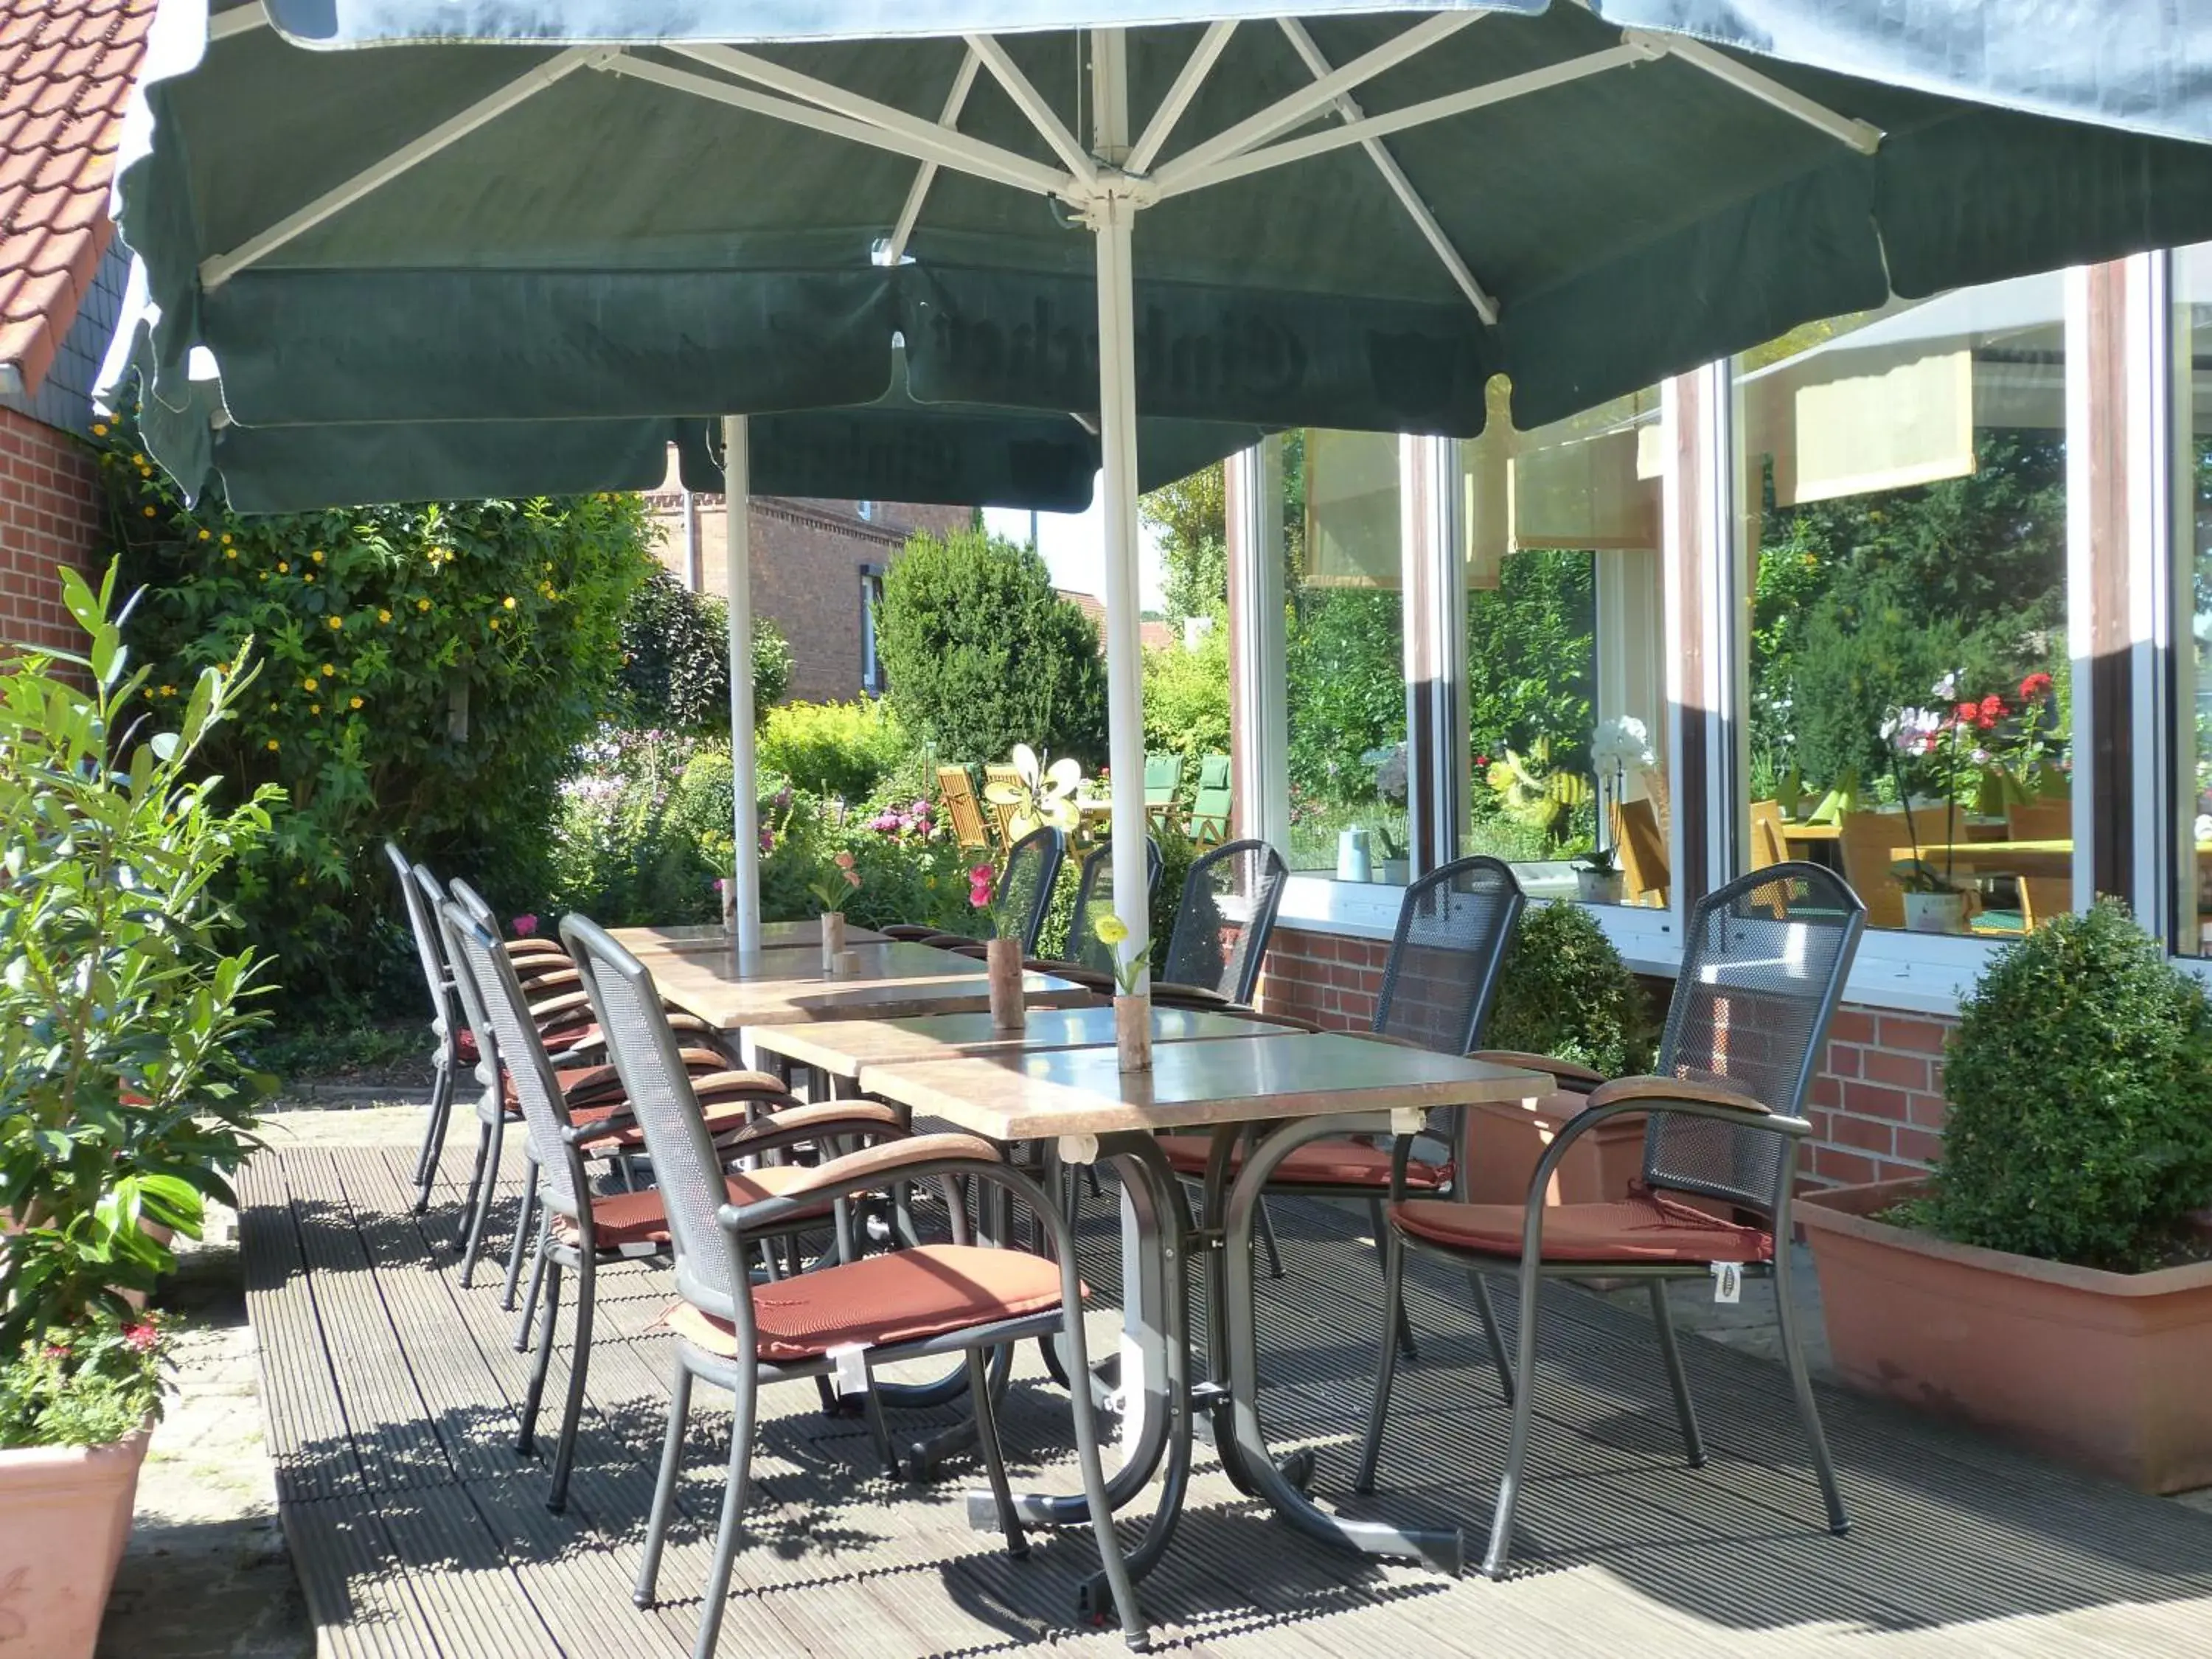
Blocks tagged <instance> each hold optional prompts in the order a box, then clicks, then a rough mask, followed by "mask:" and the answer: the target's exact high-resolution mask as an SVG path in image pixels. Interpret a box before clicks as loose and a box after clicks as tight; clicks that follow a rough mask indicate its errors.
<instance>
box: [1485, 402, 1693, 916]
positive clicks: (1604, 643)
mask: <svg viewBox="0 0 2212 1659" xmlns="http://www.w3.org/2000/svg"><path fill="white" fill-rule="evenodd" d="M1493 392H1494V393H1496V394H1497V395H1495V396H1494V397H1493V398H1492V416H1491V421H1490V423H1489V426H1488V427H1487V428H1486V430H1485V431H1484V433H1483V435H1482V436H1480V438H1476V439H1474V440H1471V441H1468V442H1467V443H1464V444H1462V445H1461V446H1460V465H1461V471H1462V488H1463V491H1464V501H1463V509H1464V510H1463V513H1462V520H1463V522H1464V524H1465V527H1466V537H1467V544H1466V550H1465V556H1466V561H1467V592H1468V603H1467V629H1468V651H1467V708H1468V726H1467V729H1468V780H1467V781H1468V787H1467V790H1466V792H1465V799H1466V802H1467V807H1466V813H1465V823H1464V826H1463V829H1462V835H1461V851H1462V853H1484V854H1490V855H1491V856H1492V857H1496V858H1502V859H1504V860H1507V861H1508V862H1510V863H1512V864H1514V865H1516V866H1518V868H1517V870H1516V873H1517V874H1518V875H1519V877H1520V878H1521V882H1522V886H1523V887H1525V888H1527V889H1528V890H1529V891H1531V892H1533V893H1536V894H1540V895H1548V896H1570V895H1579V896H1582V897H1584V898H1588V899H1590V900H1593V901H1598V902H1616V903H1619V902H1626V903H1631V904H1644V905H1661V906H1663V905H1664V904H1665V903H1666V902H1667V889H1668V872H1667V834H1668V796H1667V787H1666V774H1665V770H1664V764H1663V757H1664V754H1665V749H1666V744H1665V731H1666V725H1665V720H1666V707H1667V703H1666V671H1665V659H1664V656H1663V648H1664V626H1665V614H1666V607H1665V592H1664V582H1663V580H1662V568H1661V564H1660V556H1659V545H1660V534H1659V527H1660V482H1659V481H1660V474H1661V470H1662V465H1663V452H1662V447H1661V445H1660V441H1659V439H1660V430H1661V427H1660V418H1659V395H1658V393H1657V392H1656V390H1654V391H1651V392H1642V393H1638V394H1637V395H1635V396H1633V397H1629V398H1619V399H1616V400H1615V401H1613V402H1612V403H1609V404H1604V405H1602V406H1601V407H1600V408H1597V409H1594V410H1589V411H1587V412H1586V413H1584V414H1582V415H1579V416H1574V417H1572V418H1571V419H1569V420H1565V421H1561V422H1557V423H1555V424H1553V425H1552V426H1548V427H1544V428H1540V429H1538V430H1536V431H1534V432H1516V431H1514V430H1513V429H1512V428H1511V426H1510V423H1509V422H1508V420H1507V418H1506V410H1505V402H1504V382H1502V381H1500V382H1498V383H1496V384H1495V385H1494V386H1493Z"/></svg>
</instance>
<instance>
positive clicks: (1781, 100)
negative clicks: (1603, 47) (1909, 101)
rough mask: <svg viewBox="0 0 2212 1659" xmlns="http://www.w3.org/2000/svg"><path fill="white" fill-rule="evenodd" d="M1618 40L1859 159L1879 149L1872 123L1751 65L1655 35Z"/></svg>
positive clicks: (1698, 44)
mask: <svg viewBox="0 0 2212 1659" xmlns="http://www.w3.org/2000/svg"><path fill="white" fill-rule="evenodd" d="M1620 38H1621V39H1622V40H1626V41H1628V42H1630V43H1631V44H1632V45H1638V46H1652V47H1655V48H1656V49H1657V50H1658V51H1660V52H1664V53H1665V54H1666V55H1667V56H1668V57H1669V58H1680V59H1681V60H1682V61H1683V62H1684V63H1686V64H1690V65H1692V67H1693V68H1696V69H1701V70H1704V71H1705V73H1706V74H1708V75H1710V76H1712V77H1713V78H1714V79H1715V80H1717V81H1721V82H1725V83H1727V84H1728V85H1729V86H1731V87H1734V88H1735V89H1736V90H1737V91H1738V92H1742V93H1748V94H1750V95H1751V96H1752V97H1753V98H1756V99H1758V100H1759V102H1761V103H1763V104H1767V105H1770V106H1772V107H1774V108H1776V109H1778V110H1780V111H1781V112H1783V113H1784V115H1789V116H1794V117H1795V118H1796V119H1798V120H1800V121H1802V122H1803V123H1804V124H1805V125H1807V126H1808V127H1813V128H1816V129H1817V130H1819V131H1821V132H1825V133H1826V134H1827V135H1828V137H1831V138H1833V139H1834V140H1836V141H1837V142H1838V143H1843V144H1848V145H1850V147H1851V148H1852V149H1855V150H1857V151H1858V152H1859V154H1860V155H1873V154H1874V153H1875V150H1876V149H1880V148H1881V138H1882V133H1881V128H1880V127H1878V126H1875V125H1874V124H1873V123H1872V122H1869V121H1862V120H1859V119H1858V118H1856V117H1854V116H1850V115H1844V114H1841V113H1839V112H1837V111H1835V110H1832V109H1830V108H1829V107H1828V106H1826V104H1823V103H1821V102H1820V101H1819V100H1817V99H1812V98H1808V97H1807V96H1806V95H1805V94H1803V93H1802V92H1797V91H1795V90H1793V89H1792V88H1789V87H1785V86H1784V85H1783V84H1782V82H1779V81H1777V80H1775V79H1774V78H1773V77H1772V76H1767V75H1762V74H1760V73H1759V71H1758V70H1755V69H1753V68H1752V66H1751V65H1750V64H1745V63H1740V62H1738V61H1737V60H1736V59H1735V58H1731V57H1729V55H1728V53H1726V52H1717V51H1715V50H1714V49H1713V48H1712V47H1711V46H1707V45H1705V42H1704V41H1702V40H1682V39H1678V38H1676V37H1675V36H1673V35H1667V34H1654V33H1650V31H1648V30H1645V29H1624V30H1622V31H1621V36H1620Z"/></svg>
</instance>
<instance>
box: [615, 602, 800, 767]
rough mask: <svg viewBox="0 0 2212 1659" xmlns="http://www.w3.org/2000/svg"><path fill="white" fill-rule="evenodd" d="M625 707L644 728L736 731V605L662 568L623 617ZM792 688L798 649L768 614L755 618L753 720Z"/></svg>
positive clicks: (619, 682) (627, 717) (760, 719)
mask: <svg viewBox="0 0 2212 1659" xmlns="http://www.w3.org/2000/svg"><path fill="white" fill-rule="evenodd" d="M616 689H617V693H618V696H619V712H620V714H621V715H622V718H623V721H624V723H625V724H627V725H629V726H635V727H637V728H639V729H640V730H641V731H653V730H659V731H671V732H685V733H687V734H689V735H690V736H693V737H704V736H707V735H708V734H711V733H714V732H722V733H726V732H728V731H729V729H730V609H729V606H728V605H726V604H725V603H724V602H723V601H722V600H721V599H720V598H719V597H718V596H716V595H714V594H713V593H701V592H694V591H692V590H690V589H689V588H687V587H685V586H684V585H683V584H682V583H681V582H679V581H678V580H676V578H675V577H674V576H673V575H671V574H670V573H669V572H668V571H667V570H666V569H665V568H660V567H657V566H656V567H655V568H653V571H652V572H651V573H650V574H647V577H646V579H645V580H643V581H642V582H641V583H640V584H639V585H638V588H637V591H636V592H635V593H633V594H632V595H631V596H630V599H629V605H627V606H626V607H625V608H624V610H623V614H622V667H621V670H620V671H619V672H618V673H617V676H616ZM788 690H791V646H790V644H789V643H788V642H787V641H786V640H785V639H784V637H783V634H782V632H781V629H778V628H777V627H776V625H775V623H772V622H770V621H769V619H768V618H767V617H754V618H753V724H754V725H755V726H760V725H763V723H765V722H766V720H768V718H769V710H770V709H772V708H775V705H776V704H778V703H780V702H782V701H783V697H784V694H785V693H786V692H787V691H788Z"/></svg>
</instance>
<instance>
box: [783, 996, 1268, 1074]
mask: <svg viewBox="0 0 2212 1659" xmlns="http://www.w3.org/2000/svg"><path fill="white" fill-rule="evenodd" d="M1295 1034H1296V1028H1295V1027H1292V1026H1288V1025H1269V1024H1263V1023H1262V1022H1261V1021H1259V1020H1256V1019H1249V1018H1238V1017H1237V1016H1236V1015H1234V1014H1220V1013H1214V1012H1208V1011H1201V1010H1199V1009H1194V1008H1158V1007H1156V1008H1154V1009H1153V1010H1152V1041H1153V1042H1192V1041H1194V1040H1196V1039H1200V1038H1207V1037H1213V1038H1223V1039H1229V1038H1237V1037H1247V1038H1249V1037H1260V1036H1285V1035H1295ZM754 1042H756V1044H757V1046H758V1047H760V1048H764V1049H767V1050H768V1051H769V1053H771V1054H781V1055H782V1056H783V1057H784V1058H785V1059H786V1060H791V1061H793V1062H794V1063H795V1064H798V1065H800V1066H813V1067H814V1068H815V1069H816V1070H817V1071H819V1072H822V1073H826V1074H827V1075H829V1076H830V1077H832V1078H838V1079H858V1078H859V1077H860V1071H861V1068H862V1067H863V1066H875V1065H883V1064H889V1063H896V1062H899V1061H907V1060H949V1059H957V1058H958V1057H959V1056H961V1055H963V1054H991V1053H994V1052H1009V1051H1012V1050H1015V1049H1021V1050H1024V1051H1025V1052H1034V1051H1037V1050H1042V1049H1048V1048H1102V1047H1103V1048H1112V1047H1113V1046H1114V1010H1113V1009H1112V1008H1111V1007H1110V1006H1108V1005H1106V1004H1104V1003H1097V1004H1094V1005H1092V1006H1090V1007H1087V1008H1046V1007H1032V1008H1030V1009H1029V1010H1028V1011H1027V1018H1026V1019H1025V1021H1024V1024H1023V1026H1022V1029H1021V1030H1018V1031H1002V1030H1000V1029H999V1028H998V1027H997V1026H996V1025H994V1024H992V1023H991V1016H990V1014H989V1013H988V1012H981V1013H973V1014H926V1015H923V1016H921V1017H920V1018H915V1019H840V1020H832V1021H823V1022H820V1023H817V1024H811V1025H779V1026H771V1027H769V1028H767V1029H765V1030H762V1031H761V1032H760V1033H759V1035H758V1036H756V1037H755V1039H754Z"/></svg>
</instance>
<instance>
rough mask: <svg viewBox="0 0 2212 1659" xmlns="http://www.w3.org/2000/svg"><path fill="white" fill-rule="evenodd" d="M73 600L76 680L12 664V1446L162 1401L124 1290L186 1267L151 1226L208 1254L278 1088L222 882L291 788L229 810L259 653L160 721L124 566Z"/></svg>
mask: <svg viewBox="0 0 2212 1659" xmlns="http://www.w3.org/2000/svg"><path fill="white" fill-rule="evenodd" d="M61 583H62V592H63V596H64V600H65V602H66V603H67V605H68V606H69V609H70V612H71V614H72V615H74V616H75V617H76V619H77V620H78V622H79V623H81V624H82V626H83V627H84V629H85V631H86V633H87V634H88V635H90V639H91V643H90V646H89V648H88V651H87V652H86V653H85V655H84V656H83V657H82V658H78V659H66V660H68V661H70V663H72V664H73V665H74V671H70V669H67V668H64V667H63V666H61V665H59V662H58V659H57V658H56V657H55V656H54V655H52V654H26V655H18V656H15V657H13V658H11V659H9V660H8V661H7V662H6V663H5V664H4V665H0V825H4V826H5V835H6V841H5V844H4V847H0V870H4V872H5V876H4V878H0V942H4V947H5V949H4V954H5V957H6V960H7V970H6V972H5V973H4V974H0V1214H5V1215H7V1216H9V1218H11V1223H12V1225H11V1228H10V1231H9V1234H8V1236H7V1237H6V1240H5V1247H4V1249H0V1445H8V1444H19V1443H49V1444H51V1443H57V1442H66V1441H71V1440H75V1439H77V1438H79V1437H82V1436H85V1435H97V1436H99V1437H109V1438H112V1434H110V1433H108V1432H107V1431H108V1430H110V1429H112V1427H113V1426H114V1419H115V1414H116V1413H118V1412H119V1413H121V1415H122V1416H123V1418H125V1419H127V1421H126V1424H125V1426H128V1425H129V1424H132V1423H135V1422H136V1420H137V1417H138V1416H140V1415H143V1413H145V1412H146V1411H148V1410H150V1409H152V1408H153V1407H154V1406H155V1404H156V1403H157V1401H156V1400H155V1397H154V1392H153V1390H152V1389H150V1388H149V1386H148V1385H149V1382H150V1376H149V1370H150V1364H151V1361H150V1359H147V1360H146V1363H145V1364H140V1363H139V1361H140V1359H141V1358H145V1357H146V1356H148V1355H149V1354H150V1353H151V1352H152V1350H153V1347H154V1346H155V1339H154V1336H153V1334H152V1333H151V1331H150V1330H149V1329H148V1328H145V1327H144V1326H143V1323H137V1322H134V1316H132V1315H131V1311H130V1310H129V1309H128V1307H127V1306H126V1304H125V1302H124V1299H123V1296H122V1292H123V1291H127V1290H129V1291H148V1290H150V1289H152V1288H153V1286H154V1285H155V1281H156V1279H157V1278H158V1277H159V1275H160V1274H161V1273H164V1272H166V1271H167V1270H168V1269H169V1268H170V1267H173V1265H174V1263H173V1259H172V1257H171V1256H170V1254H169V1252H168V1249H167V1247H166V1246H165V1245H163V1244H161V1243H157V1242H156V1241H155V1239H154V1238H153V1237H151V1236H150V1235H149V1233H148V1232H147V1231H145V1230H144V1227H143V1225H142V1223H160V1224H161V1225H166V1226H167V1227H169V1228H171V1229H173V1231H175V1232H176V1233H178V1234H180V1235H182V1236H183V1237H198V1236H199V1229H200V1222H201V1215H202V1201H203V1200H204V1199H205V1198H214V1199H218V1200H222V1201H225V1202H229V1203H235V1202H236V1200H235V1198H234V1196H233V1194H232V1193H231V1190H230V1188H229V1186H228V1184H227V1181H226V1177H227V1176H228V1175H229V1174H230V1173H231V1172H232V1171H234V1170H236V1169H237V1168H238V1166H239V1164H240V1163H241V1162H243V1161H244V1159H245V1157H246V1151H247V1149H248V1147H249V1146H251V1145H252V1142H251V1139H250V1138H249V1132H250V1131H251V1130H252V1127H253V1123H254V1119H255V1115H256V1113H257V1112H258V1109H259V1107H260V1105H261V1104H262V1103H263V1102H264V1101H265V1100H266V1099H267V1098H268V1097H269V1094H270V1091H271V1090H272V1089H273V1087H274V1080H273V1079H270V1078H267V1077H264V1076H261V1075H259V1074H258V1073H254V1072H252V1071H251V1070H250V1069H249V1068H248V1066H247V1065H246V1062H245V1060H243V1059H242V1058H241V1056H240V1040H241V1039H242V1038H244V1037H245V1036H247V1035H249V1034H250V1033H251V1032H252V1031H253V1030H255V1029H256V1028H257V1027H258V1026H259V1025H260V1024H261V1021H260V1019H259V1018H258V1016H257V1015H256V1014H254V1013H253V1012H251V1008H250V1000H251V999H252V997H253V996H254V995H255V994H256V990H257V985H256V981H257V980H258V977H259V973H260V969H261V968H262V965H263V964H262V963H261V961H260V959H259V958H258V957H256V955H255V953H254V952H253V951H252V950H251V949H250V948H247V949H239V950H234V949H232V948H231V945H232V943H233V939H234V934H235V932H236V927H235V923H234V918H233V917H232V916H231V915H230V913H229V911H228V909H227V908H225V906H224V905H223V904H222V902H221V901H220V900H219V899H218V898H217V897H216V891H215V884H216V879H217V878H218V877H219V876H220V875H221V874H222V872H223V871H224V869H225V867H226V866H228V865H229V864H230V863H231V861H232V860H234V859H236V858H237V857H239V856H240V854H244V853H246V852H247V851H249V850H250V849H251V848H253V847H254V846H255V845H256V844H257V843H258V842H259V841H260V840H261V838H262V837H263V836H266V835H267V834H268V832H269V825H270V812H269V809H270V806H271V805H273V804H274V800H275V793H274V791H273V790H271V789H270V788H269V787H266V786H264V787H259V788H257V789H254V790H253V791H252V792H251V793H248V794H247V795H246V798H245V799H243V800H242V801H237V802H233V803H230V804H224V803H223V801H222V796H223V795H224V794H225V793H227V791H226V789H225V786H224V781H223V780H222V778H220V777H219V776H216V775H211V774H210V771H209V759H208V757H209V752H210V750H212V748H213V747H214V745H213V744H211V743H210V741H209V740H210V738H211V737H212V736H213V734H214V733H216V732H217V731H218V730H219V729H220V728H221V726H222V724H223V723H224V722H225V721H226V720H229V719H230V718H231V717H232V714H233V711H234V709H236V708H238V707H240V702H241V700H245V699H250V698H252V697H255V696H258V687H253V686H252V684H251V682H252V675H251V674H250V673H248V672H246V666H245V663H246V659H245V656H244V653H242V652H241V653H240V654H239V655H237V656H236V657H234V658H233V659H229V660H228V661H226V662H224V663H222V664H220V665H210V666H208V667H206V668H204V669H203V670H202V671H200V672H199V673H197V674H196V675H194V676H193V677H192V678H191V682H190V683H189V684H188V685H187V686H186V688H185V690H184V691H183V693H182V694H181V695H180V696H178V697H176V698H175V699H173V700H165V701H163V702H161V704H160V706H159V707H158V708H156V709H155V710H154V711H153V712H152V713H151V714H146V715H143V716H142V714H141V713H140V711H141V710H142V709H143V706H144V700H143V697H142V696H141V693H142V692H143V691H145V690H149V689H155V686H156V684H157V683H156V682H155V681H154V680H153V679H152V678H151V676H150V675H149V671H147V670H144V669H140V670H138V671H136V672H135V673H134V672H131V671H128V670H127V668H126V666H125V659H126V655H127V653H126V652H125V649H124V647H123V645H122V640H121V629H120V628H119V627H118V623H117V622H116V621H115V619H114V617H113V611H112V600H113V598H114V592H115V586H116V573H115V570H114V568H113V567H112V566H111V567H110V568H109V570H108V573H107V576H106V581H105V582H104V583H103V584H102V586H101V587H100V592H98V593H97V594H96V595H95V594H94V592H92V591H91V590H90V589H89V588H88V586H87V585H86V583H85V581H84V580H83V578H82V577H81V576H79V575H78V574H76V572H75V571H72V570H67V569H64V571H62V573H61ZM126 745H128V746H126ZM118 1344H119V1345H120V1346H118ZM33 1350H36V1351H37V1352H32V1351H33ZM80 1382H82V1385H83V1388H84V1389H85V1392H86V1398H85V1399H84V1400H83V1401H79V1402H77V1404H78V1405H79V1406H82V1407H84V1409H85V1412H88V1413H91V1414H90V1415H86V1414H84V1413H82V1412H76V1408H75V1407H70V1406H69V1405H68V1404H67V1400H68V1397H69V1396H70V1395H71V1393H72V1391H73V1390H74V1389H76V1386H77V1385H78V1383H80ZM102 1401H105V1402H106V1405H105V1406H102V1405H101V1403H100V1402H102ZM106 1407H113V1408H114V1409H113V1410H112V1411H109V1412H108V1413H107V1415H106V1416H101V1415H100V1411H102V1410H106Z"/></svg>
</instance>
